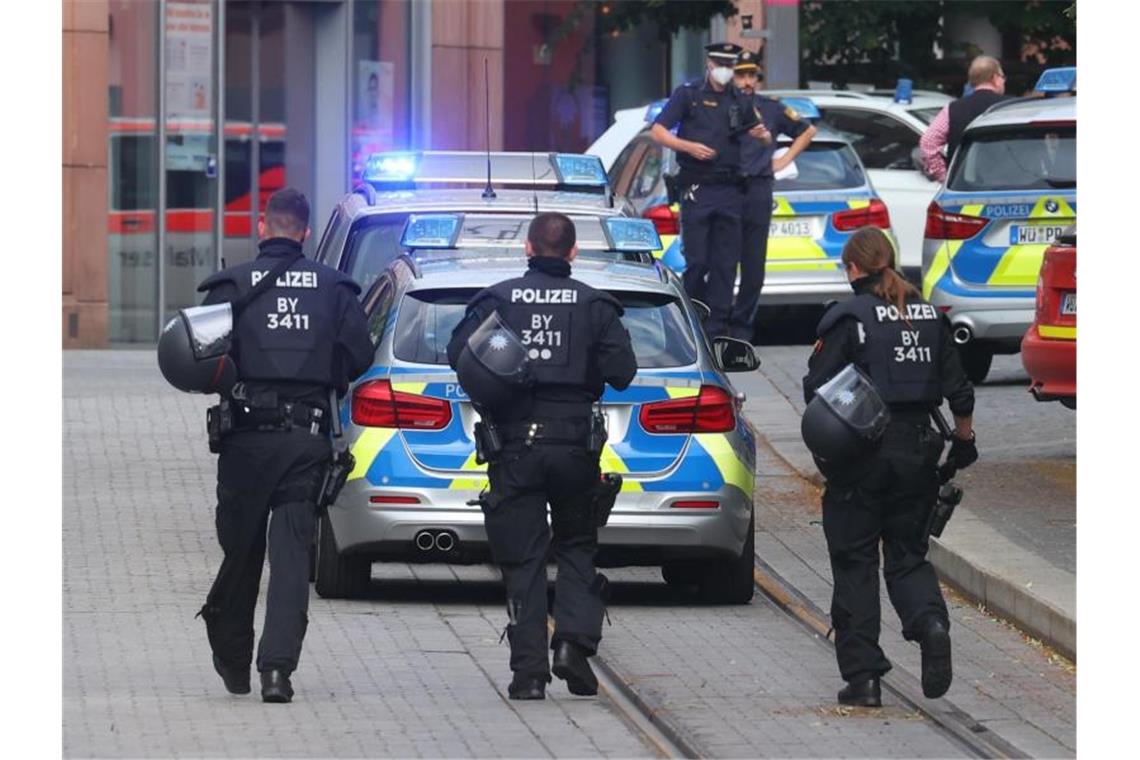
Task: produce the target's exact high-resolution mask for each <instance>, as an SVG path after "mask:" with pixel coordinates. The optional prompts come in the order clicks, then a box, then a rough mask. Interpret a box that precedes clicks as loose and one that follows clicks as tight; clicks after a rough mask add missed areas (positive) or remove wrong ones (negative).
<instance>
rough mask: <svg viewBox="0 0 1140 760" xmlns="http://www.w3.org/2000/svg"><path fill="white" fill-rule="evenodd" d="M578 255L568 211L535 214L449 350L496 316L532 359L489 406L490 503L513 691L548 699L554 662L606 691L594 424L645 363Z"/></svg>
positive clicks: (497, 341) (576, 683) (577, 686)
mask: <svg viewBox="0 0 1140 760" xmlns="http://www.w3.org/2000/svg"><path fill="white" fill-rule="evenodd" d="M577 252H578V248H577V245H576V244H575V230H574V223H573V222H572V221H571V220H570V218H569V217H567V216H565V215H564V214H559V213H553V212H552V213H542V214H538V215H537V216H535V217H534V220H533V221H532V222H531V223H530V227H529V229H528V231H527V240H526V255H527V272H526V274H525V275H523V276H522V277H518V278H515V279H511V280H506V281H505V282H500V283H499V284H497V285H492V286H491V287H489V288H486V289H484V290H482V291H480V292H479V293H477V294H476V295H475V297H474V298H473V299H472V300H471V302H470V303H469V304H468V307H467V312H466V314H465V316H464V319H463V320H462V321H461V322H460V323H459V325H458V326H456V328H455V331H454V332H453V334H452V337H451V341H450V343H449V344H448V347H447V356H448V360H449V361H450V363H451V366H452V367H456V368H457V370H459V368H460V367H461V366H463V365H462V363H463V361H464V352H465V351H467V350H469V342H468V339H469V337H471V336H472V334H473V333H475V332H476V331H477V328H479V327H480V325H482V324H484V322H485V321H487V320H488V319H494V318H495V316H496V315H497V318H498V319H501V321H502V323H503V324H504V325H505V327H506V328H507V330H506V331H509V332H513V334H514V335H515V336H516V337H517V338H518V340H519V341H520V342H521V347H522V349H523V352H524V354H525V356H526V359H527V361H528V363H529V375H530V386H529V389H528V388H526V387H520V388H519V392H518V393H517V394H515V396H514V397H513V398H511V399H510V400H509V401H508V402H507V403H504V404H500V405H498V406H495V407H494V408H483V409H482V410H481V413H482V417H483V420H484V422H487V423H490V424H492V425H493V426H494V428H495V429H496V430H497V431H498V434H499V435H500V436H501V438H502V441H503V446H502V451H501V453H499V454H498V455H497V456H491V457H490V460H491V461H490V464H489V466H488V478H489V481H490V487H489V492H488V493H487V494H486V495H485V498H484V499H483V510H484V518H485V519H484V523H485V526H486V530H487V539H488V542H489V543H490V545H491V551H492V554H493V556H494V559H495V562H496V563H497V564H498V565H499V566H500V567H501V569H502V573H503V581H504V583H505V584H506V590H507V611H508V618H509V621H510V622H509V624H508V627H507V635H508V637H509V640H510V646H511V670H512V671H513V673H514V677H513V679H512V681H511V684H510V687H509V689H508V693H509V695H510V697H511V699H544V698H545V687H546V684H547V683H549V682H550V672H551V670H553V672H554V675H556V676H558V677H559V678H561V679H563V680H565V681H566V683H567V686H568V687H569V689H570V691H571V692H572V693H574V694H580V695H593V694H596V693H597V690H598V681H597V678H596V677H595V676H594V673H593V671H592V670H591V668H590V665H589V662H588V661H587V658H588V657H590V656H592V655H593V654H595V652H596V651H597V648H598V642H599V641H600V640H601V633H602V616H603V613H604V602H605V599H604V594H605V585H606V582H605V576H604V575H601V574H599V573H597V572H596V570H595V568H594V556H595V554H596V552H597V528H596V527H595V524H594V522H593V515H592V512H593V507H592V501H593V499H592V491H593V489H594V487H595V486H596V485H597V484H598V483H599V479H600V472H599V464H598V463H599V457H600V453H601V445H594V446H591V445H590V440H591V438H592V436H591V432H593V433H594V434H595V436H596V434H597V433H598V431H597V429H594V430H593V431H592V429H591V418H592V405H593V404H594V402H596V401H597V400H598V399H599V398H600V397H601V395H602V391H603V389H604V387H605V384H606V383H609V384H610V385H612V386H613V387H615V388H617V389H619V390H620V389H623V388H625V387H627V386H628V385H629V384H630V382H631V381H632V380H633V376H634V374H635V372H636V371H637V360H636V357H635V356H634V353H633V349H632V347H631V345H630V338H629V334H628V333H627V332H626V330H625V328H624V327H623V326H622V323H621V321H620V319H619V318H620V316H621V314H622V307H621V305H620V304H619V302H618V301H617V300H616V299H615V298H613V297H612V296H610V295H608V294H606V293H603V292H601V291H598V290H595V289H594V288H591V287H590V286H588V285H585V284H583V283H581V282H579V281H577V280H575V279H573V278H571V276H570V264H571V262H572V261H573V260H574V257H575V256H576V255H577ZM501 332H505V331H500V333H501ZM506 343H507V341H506V340H505V339H504V338H503V336H502V335H501V334H500V335H496V336H493V338H492V340H491V341H490V342H489V345H490V349H491V350H492V351H497V350H501V349H504V346H505V345H506ZM459 379H460V383H461V384H463V386H464V389H465V390H466V391H467V393H468V395H469V396H470V397H471V398H472V400H473V401H476V402H478V401H479V399H480V394H479V392H478V390H479V389H478V388H475V387H472V384H471V383H470V382H469V381H468V379H467V378H466V377H465V376H464V374H463V373H462V371H460V378H459ZM547 503H549V504H550V510H551V523H552V526H553V535H554V540H553V547H554V555H555V558H556V560H557V562H558V578H557V581H556V584H555V596H554V622H555V631H554V636H553V640H552V642H551V645H550V647H551V648H552V649H553V650H554V655H553V668H551V666H550V664H549V663H548V661H547V654H546V651H547V627H546V616H547V601H546V556H547V551H548V548H549V547H550V544H551V539H550V535H551V533H550V528H548V526H547V521H546V505H547Z"/></svg>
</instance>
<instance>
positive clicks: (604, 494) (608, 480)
mask: <svg viewBox="0 0 1140 760" xmlns="http://www.w3.org/2000/svg"><path fill="white" fill-rule="evenodd" d="M621 483H622V478H621V475H619V474H618V473H616V472H606V473H603V474H602V477H601V479H600V480H599V481H598V483H597V485H595V486H594V499H593V505H594V526H595V527H597V528H601V527H602V526H604V525H605V524H606V523H607V522H609V520H610V512H612V511H613V508H614V503H615V502H616V501H617V496H618V493H619V492H620V491H621Z"/></svg>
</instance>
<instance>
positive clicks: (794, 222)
mask: <svg viewBox="0 0 1140 760" xmlns="http://www.w3.org/2000/svg"><path fill="white" fill-rule="evenodd" d="M813 232H814V231H813V230H812V223H811V222H810V221H808V220H806V219H791V220H787V221H779V222H772V223H771V224H770V225H769V226H768V237H815V235H814V234H813Z"/></svg>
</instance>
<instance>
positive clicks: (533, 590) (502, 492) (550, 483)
mask: <svg viewBox="0 0 1140 760" xmlns="http://www.w3.org/2000/svg"><path fill="white" fill-rule="evenodd" d="M599 477H600V472H599V468H598V455H597V454H590V453H589V452H587V451H586V450H585V449H584V448H583V447H581V446H570V445H560V444H553V443H542V442H535V443H534V445H533V446H532V447H531V448H529V449H528V448H527V447H526V446H524V445H523V444H522V443H521V442H510V443H508V444H507V446H506V448H505V451H504V452H503V454H502V455H501V456H500V458H499V460H498V461H497V462H495V463H493V464H491V465H490V466H489V468H488V478H489V480H490V490H489V493H488V497H487V500H486V504H485V505H484V507H483V511H484V523H485V525H486V528H487V539H488V541H489V543H490V545H491V553H492V555H493V556H494V559H495V563H496V564H498V565H499V567H500V569H501V570H502V573H503V582H504V583H505V585H506V587H507V614H508V619H509V625H508V628H507V636H508V639H509V640H510V644H511V670H512V671H515V672H516V673H524V674H526V675H534V676H538V677H543V678H546V679H547V680H548V681H549V680H550V662H549V659H548V656H547V626H546V618H547V599H546V558H547V553H548V551H549V549H550V548H551V527H553V534H554V541H553V548H554V557H555V560H556V561H557V563H558V577H557V579H556V580H555V584H554V637H553V641H552V642H551V646H553V644H554V643H557V642H558V641H562V640H566V641H572V642H574V643H576V644H579V645H581V646H582V647H584V648H585V650H586V651H587V652H588V653H589V654H591V655H592V654H594V653H596V652H597V649H598V642H600V641H601V638H602V616H603V615H604V614H605V606H604V600H603V593H604V582H605V581H604V576H601V575H598V573H597V571H596V570H595V568H594V557H595V555H596V554H597V551H598V532H597V529H596V528H595V527H594V525H593V520H592V498H593V496H592V493H591V491H592V490H593V486H594V485H595V484H596V483H597V481H598V478H599ZM547 504H550V512H551V524H550V525H547V522H546V505H547Z"/></svg>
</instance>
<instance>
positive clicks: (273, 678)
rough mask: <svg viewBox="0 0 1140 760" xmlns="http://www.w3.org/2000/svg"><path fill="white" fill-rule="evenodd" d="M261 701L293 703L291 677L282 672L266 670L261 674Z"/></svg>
mask: <svg viewBox="0 0 1140 760" xmlns="http://www.w3.org/2000/svg"><path fill="white" fill-rule="evenodd" d="M261 701H262V702H278V703H284V702H291V701H293V684H291V683H289V676H287V675H285V673H284V671H281V670H266V671H265V672H264V673H262V674H261Z"/></svg>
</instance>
